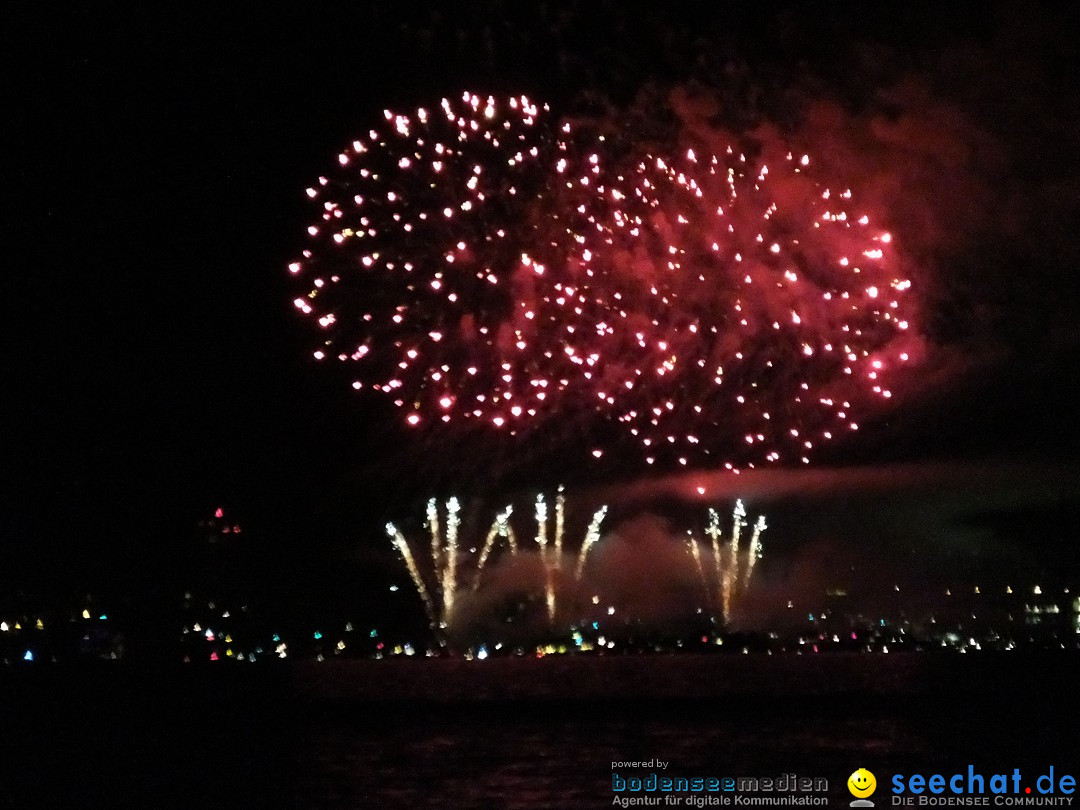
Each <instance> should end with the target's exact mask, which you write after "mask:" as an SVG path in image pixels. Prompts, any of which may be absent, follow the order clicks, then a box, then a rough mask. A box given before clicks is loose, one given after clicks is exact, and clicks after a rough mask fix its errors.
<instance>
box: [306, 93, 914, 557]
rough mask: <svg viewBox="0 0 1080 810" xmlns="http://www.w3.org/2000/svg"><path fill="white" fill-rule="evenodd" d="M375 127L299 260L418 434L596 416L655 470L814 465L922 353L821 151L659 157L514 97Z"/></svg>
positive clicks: (334, 177) (349, 357)
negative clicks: (818, 159) (815, 169)
mask: <svg viewBox="0 0 1080 810" xmlns="http://www.w3.org/2000/svg"><path fill="white" fill-rule="evenodd" d="M384 118H385V121H384V123H383V125H382V126H381V127H380V128H378V129H373V130H371V131H370V132H369V133H367V135H366V136H364V137H363V138H361V139H358V140H357V141H355V142H354V143H353V144H352V145H351V147H350V148H348V149H346V150H344V151H343V152H342V153H341V155H340V156H339V161H338V162H339V166H338V167H337V169H336V170H335V171H334V172H333V173H330V174H328V175H327V176H324V177H321V178H319V182H318V183H317V184H315V185H313V186H312V187H311V188H310V189H309V190H308V193H309V195H310V196H311V197H312V199H313V200H315V202H316V203H317V204H318V206H319V211H320V219H319V221H318V222H317V223H315V224H313V225H312V226H311V227H310V228H309V235H310V244H309V246H308V248H307V249H306V250H305V251H304V252H303V256H302V258H300V259H299V260H297V261H295V262H293V263H292V264H290V266H289V270H290V272H291V273H292V274H293V275H294V276H295V277H297V279H298V280H299V281H300V282H302V283H303V285H304V288H305V292H304V294H303V295H301V296H300V297H297V298H296V299H295V301H294V304H295V306H296V307H297V309H298V310H299V311H300V312H302V313H303V314H304V315H307V316H309V317H310V318H312V319H313V320H314V321H315V322H316V323H317V324H318V326H319V337H320V342H319V344H318V346H317V348H316V349H315V351H314V355H315V357H316V359H318V360H323V361H325V360H335V359H336V360H337V361H340V362H343V363H355V365H356V369H357V374H356V378H355V381H354V383H353V386H354V387H355V388H357V389H364V390H367V389H371V390H374V391H376V392H378V393H379V394H382V395H385V396H388V397H389V398H390V399H391V401H392V402H393V403H394V404H395V405H396V406H397V407H398V408H399V409H400V410H401V412H402V418H403V421H404V422H405V424H407V425H409V426H412V427H416V428H418V429H420V428H423V427H425V426H429V425H433V424H435V425H438V424H443V423H447V424H450V423H454V424H461V423H471V424H474V425H484V426H487V427H488V428H490V429H491V430H494V431H497V432H502V433H506V434H511V435H519V434H522V433H526V432H529V431H532V430H534V429H536V428H537V427H538V426H540V425H544V424H550V423H551V422H552V420H554V419H567V418H575V419H576V418H580V417H582V416H583V415H591V417H597V418H599V419H600V420H601V421H607V422H610V423H613V424H615V425H617V426H619V427H620V428H621V429H622V430H624V431H625V432H626V434H627V435H628V436H629V437H631V438H632V439H633V440H634V441H635V442H637V443H638V444H639V446H640V448H641V451H642V455H643V457H644V459H645V461H646V462H648V463H650V464H652V463H654V462H657V461H663V462H666V463H679V464H687V463H689V460H690V459H691V458H696V459H698V460H709V461H710V462H711V463H712V464H714V465H723V466H726V467H728V468H730V469H736V468H739V467H743V466H745V467H753V466H755V465H757V464H762V463H777V462H801V463H809V460H810V456H811V455H812V452H813V450H814V449H815V448H816V447H817V446H819V445H821V444H822V443H824V442H827V441H829V440H831V439H834V438H835V437H836V436H838V435H840V434H841V433H843V432H849V431H853V430H857V429H858V422H857V421H856V415H857V414H859V413H867V412H873V410H874V409H875V408H880V406H881V403H883V402H884V401H885V400H888V399H889V398H890V397H891V396H892V392H891V390H890V389H889V387H888V385H887V383H886V380H887V379H888V378H889V377H890V375H891V374H892V372H894V371H895V370H896V369H897V367H899V366H902V365H903V364H905V363H907V362H909V361H910V360H911V359H912V356H913V354H912V353H913V352H914V347H915V345H916V341H915V338H914V330H913V329H912V323H913V314H912V311H913V302H912V301H911V300H910V294H909V290H910V287H911V282H910V281H909V280H908V279H906V278H904V277H903V275H902V273H901V272H900V270H899V261H898V258H897V256H896V253H895V250H894V245H893V238H892V236H891V234H889V233H887V232H885V231H883V230H881V229H880V228H878V227H875V226H874V225H873V223H872V221H871V217H870V214H869V213H867V212H865V211H862V210H860V208H859V206H858V205H857V203H856V202H855V201H854V200H853V195H852V193H851V191H850V190H848V189H846V188H843V187H841V188H839V189H832V188H829V187H828V186H826V185H825V184H823V183H821V182H820V181H819V180H817V179H815V178H814V177H812V167H811V161H810V158H809V157H808V156H805V155H799V154H795V153H784V154H762V155H757V156H753V157H748V156H747V155H746V154H745V153H744V152H742V151H740V150H739V149H738V148H735V147H734V146H731V147H727V148H726V149H721V150H719V152H718V153H717V154H710V153H706V152H701V153H699V152H696V151H694V150H693V149H684V150H682V151H680V152H678V154H676V155H674V156H672V155H661V154H658V153H657V151H656V150H655V149H649V148H645V147H643V146H639V145H635V144H629V145H627V144H626V143H625V142H622V141H625V139H622V141H620V144H619V145H615V139H607V138H605V136H604V135H603V133H601V132H597V131H595V127H593V128H592V129H589V130H587V131H578V130H577V129H574V128H573V127H571V125H570V124H566V123H563V124H560V123H559V122H558V121H556V120H555V119H554V117H553V116H552V115H551V114H550V112H549V111H548V109H547V108H546V107H540V106H538V105H536V104H534V103H533V102H531V101H530V100H528V99H527V98H525V97H517V98H510V99H495V98H493V97H487V98H482V97H480V96H477V95H474V94H470V93H465V94H463V95H462V96H461V97H460V98H459V99H458V100H456V101H449V100H445V99H444V100H443V101H442V102H441V103H440V104H439V105H438V106H436V107H435V108H433V109H432V110H430V111H429V110H426V109H421V110H417V111H416V112H415V113H412V114H409V115H399V114H395V113H392V112H389V111H387V112H386V113H385V116H384ZM592 453H593V455H594V456H597V457H600V456H602V455H603V453H604V449H603V448H602V447H595V448H593V450H592ZM556 521H558V516H557V515H556ZM556 534H557V535H558V532H556ZM555 557H556V559H557V558H558V555H557V554H556V555H555Z"/></svg>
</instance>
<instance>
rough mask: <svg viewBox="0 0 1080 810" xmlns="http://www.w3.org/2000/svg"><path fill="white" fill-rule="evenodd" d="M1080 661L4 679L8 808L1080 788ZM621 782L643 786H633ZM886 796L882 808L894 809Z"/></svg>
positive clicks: (197, 671) (945, 659)
mask: <svg viewBox="0 0 1080 810" xmlns="http://www.w3.org/2000/svg"><path fill="white" fill-rule="evenodd" d="M1078 675H1080V659H1077V658H1076V657H1075V656H1071V655H1070V656H1066V655H1040V656H1034V657H1033V656H1026V657H1023V658H1021V657H1018V656H959V655H950V656H929V655H893V656H880V655H879V656H868V655H850V656H846V655H829V656H814V657H805V656H753V655H751V656H710V657H699V656H680V657H661V656H643V657H621V656H616V657H610V658H581V657H579V658H574V657H561V658H546V659H543V660H536V659H529V658H520V659H518V658H511V659H500V660H488V661H483V662H481V661H471V662H470V661H461V660H445V659H441V660H394V661H382V662H377V661H352V662H349V661H340V662H327V663H323V664H316V663H314V662H312V663H302V664H290V665H282V666H276V667H266V668H261V667H256V666H251V667H246V668H245V667H244V666H243V665H233V666H227V667H223V668H220V669H217V668H211V667H205V668H194V667H189V668H182V669H173V670H166V671H156V670H140V669H132V668H123V667H105V668H101V669H89V670H86V669H70V670H68V669H60V668H53V669H49V668H38V669H36V670H29V669H25V670H24V669H19V670H8V671H6V672H2V673H0V722H2V726H0V775H2V777H3V780H2V782H0V807H13V808H14V807H19V808H22V807H117V806H144V807H160V806H201V807H298V808H306V807H312V808H324V807H325V808H330V807H334V808H338V807H373V808H398V807H401V808H422V807H444V808H547V807H565V808H594V807H610V806H611V802H612V798H613V796H614V794H613V792H612V785H611V778H612V763H615V762H627V761H648V760H653V759H661V760H664V761H665V762H669V763H670V766H669V767H668V770H667V773H668V774H669V775H673V776H676V775H680V776H687V777H694V776H701V777H709V776H717V777H719V776H759V777H761V776H777V775H779V774H781V773H795V774H797V775H798V776H807V777H825V778H827V779H828V780H829V786H830V791H829V795H830V799H831V801H830V806H846V804H847V802H848V801H849V800H850V796H847V793H846V790H845V788H844V782H845V780H846V778H847V775H848V774H850V773H851V772H852V771H853V770H854V769H855V768H857V767H866V768H869V769H870V770H871V771H874V772H875V773H876V774H877V775H878V780H879V783H882V787H881V788H879V794H878V795H879V802H878V805H879V806H882V805H884V804H886V803H887V799H888V796H887V794H886V793H884V791H885V790H887V787H886V785H885V784H884V783H885V782H886V781H887V780H888V778H890V775H891V774H893V773H897V772H903V773H910V772H913V771H919V772H922V773H934V772H942V773H955V772H958V771H961V770H965V769H966V767H967V766H968V765H969V764H972V765H974V766H975V767H976V769H977V770H981V771H982V772H985V773H988V774H989V773H996V772H1008V773H1011V772H1012V769H1013V768H1017V767H1018V768H1020V769H1021V771H1022V772H1024V773H1025V774H1027V773H1031V774H1038V773H1043V772H1045V771H1046V769H1047V768H1048V767H1049V766H1050V765H1054V766H1055V768H1056V770H1057V771H1058V773H1062V772H1069V773H1074V774H1075V773H1077V771H1080V723H1078V721H1077V718H1078V716H1080V714H1078V711H1077V710H1078V709H1080V698H1078V697H1077V694H1076V693H1077V689H1076V686H1077V684H1078V680H1077V678H1078ZM617 770H618V772H619V773H620V774H622V775H623V776H625V775H626V774H629V773H631V772H636V773H648V772H649V769H648V768H646V769H639V770H638V771H632V769H631V770H628V769H625V768H622V767H619V768H618V769H617ZM880 797H883V798H884V799H885V801H884V802H883V801H881V800H880Z"/></svg>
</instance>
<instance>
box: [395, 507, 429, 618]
mask: <svg viewBox="0 0 1080 810" xmlns="http://www.w3.org/2000/svg"><path fill="white" fill-rule="evenodd" d="M386 533H387V534H388V535H389V536H390V540H391V542H392V543H393V544H394V548H395V549H397V551H398V553H399V554H401V558H402V559H403V560H404V561H405V567H406V569H408V571H409V577H410V578H411V579H412V582H413V586H414V587H415V588H416V591H417V593H419V594H420V598H421V599H422V600H423V602H424V612H425V613H427V617H428V622H430V624H431V626H432V627H433V628H434V627H435V626H436V625H437V624H438V621H439V620H438V618H437V617H436V612H435V603H434V602H432V600H431V594H430V593H429V592H428V589H427V586H426V585H425V584H424V578H423V577H422V576H420V570H419V569H418V568H417V567H416V560H415V558H414V557H413V555H412V551H410V550H409V544H408V542H407V541H406V540H405V537H404V535H402V534H401V532H399V531H398V530H397V527H396V526H394V524H393V523H387V524H386Z"/></svg>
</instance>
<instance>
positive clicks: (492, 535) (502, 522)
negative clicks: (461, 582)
mask: <svg viewBox="0 0 1080 810" xmlns="http://www.w3.org/2000/svg"><path fill="white" fill-rule="evenodd" d="M513 513H514V507H513V506H507V507H506V508H505V509H504V510H503V511H502V512H500V513H499V514H498V515H496V516H495V522H494V523H492V524H491V528H490V529H488V533H487V537H485V538H484V545H483V547H482V548H481V550H480V559H479V560H478V561H477V563H476V577H475V579H474V580H473V590H474V591H475V590H477V589H479V587H480V575H481V573H483V570H484V565H485V564H486V563H487V560H488V557H489V556H490V554H491V551H492V549H493V548H494V547H495V541H496V540H497V539H498V538H500V537H503V538H505V539H506V543H507V545H508V546H509V547H510V553H511V554H517V537H515V536H514V528H513V526H511V525H510V515H512V514H513Z"/></svg>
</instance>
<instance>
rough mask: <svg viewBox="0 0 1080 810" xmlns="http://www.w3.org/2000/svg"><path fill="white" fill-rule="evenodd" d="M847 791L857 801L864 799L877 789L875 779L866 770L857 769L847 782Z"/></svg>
mask: <svg viewBox="0 0 1080 810" xmlns="http://www.w3.org/2000/svg"><path fill="white" fill-rule="evenodd" d="M847 789H848V790H850V791H851V795H852V796H854V797H855V798H857V799H865V798H866V797H867V796H869V795H870V794H871V793H873V792H874V791H875V790H876V789H877V779H875V778H874V775H873V774H872V773H870V771H868V770H866V768H859V770H857V771H855V773H853V774H852V775H851V776H849V777H848V780H847Z"/></svg>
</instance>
